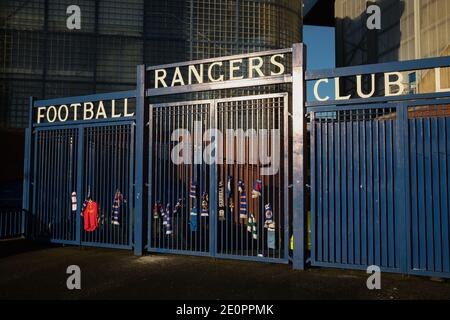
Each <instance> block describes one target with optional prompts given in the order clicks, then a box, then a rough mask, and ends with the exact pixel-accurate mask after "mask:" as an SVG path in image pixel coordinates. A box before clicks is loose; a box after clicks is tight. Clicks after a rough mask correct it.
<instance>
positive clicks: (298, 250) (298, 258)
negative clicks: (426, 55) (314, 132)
mask: <svg viewBox="0 0 450 320" xmlns="http://www.w3.org/2000/svg"><path fill="white" fill-rule="evenodd" d="M305 65H306V46H305V45H304V44H302V43H296V44H294V45H293V51H292V144H293V145H292V180H293V189H292V201H293V205H292V209H293V219H292V220H293V221H292V230H293V234H294V251H293V262H292V264H293V268H294V269H298V270H303V269H304V268H305V247H306V246H305V160H306V156H305V152H306V144H305V133H306V124H305V93H306V91H305V89H306V86H305ZM286 191H287V190H286Z"/></svg>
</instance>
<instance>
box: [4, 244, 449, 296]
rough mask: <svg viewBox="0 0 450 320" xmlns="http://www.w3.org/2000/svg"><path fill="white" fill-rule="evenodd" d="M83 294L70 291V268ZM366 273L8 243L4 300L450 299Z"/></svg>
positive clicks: (426, 287) (422, 286)
mask: <svg viewBox="0 0 450 320" xmlns="http://www.w3.org/2000/svg"><path fill="white" fill-rule="evenodd" d="M71 264H76V265H79V266H80V267H81V270H82V290H79V291H69V290H67V289H66V279H67V275H66V268H67V266H68V265H71ZM366 278H367V275H366V274H365V273H364V272H359V271H348V270H337V269H310V270H308V271H294V270H292V269H291V266H289V265H275V264H263V263H255V262H244V261H233V260H218V259H217V260H216V259H212V258H203V257H189V256H175V255H147V256H143V257H135V256H133V255H132V253H131V252H128V251H120V250H106V249H97V248H78V247H59V246H44V245H38V244H36V243H30V242H28V241H25V240H15V241H0V299H7V298H12V299H14V298H25V299H28V298H39V299H47V298H51V299H79V298H82V299H91V298H93V299H116V298H122V299H128V298H132V299H450V282H449V281H445V282H439V281H432V280H430V279H429V278H420V277H412V276H409V277H406V276H401V275H393V274H383V275H382V289H381V290H378V291H369V290H368V289H367V288H366V284H365V283H366Z"/></svg>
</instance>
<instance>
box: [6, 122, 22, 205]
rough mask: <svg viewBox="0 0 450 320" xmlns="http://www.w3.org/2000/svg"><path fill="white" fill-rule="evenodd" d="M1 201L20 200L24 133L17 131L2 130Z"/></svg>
mask: <svg viewBox="0 0 450 320" xmlns="http://www.w3.org/2000/svg"><path fill="white" fill-rule="evenodd" d="M0 150H1V151H2V156H1V160H0V167H1V174H0V200H3V201H1V205H2V206H4V204H5V201H13V200H14V199H20V198H21V196H22V180H23V150H24V132H23V131H22V132H20V131H17V130H6V129H2V130H0Z"/></svg>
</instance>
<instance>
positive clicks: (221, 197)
mask: <svg viewBox="0 0 450 320" xmlns="http://www.w3.org/2000/svg"><path fill="white" fill-rule="evenodd" d="M223 189H224V187H223V182H222V181H219V221H224V220H225V195H224V190H223Z"/></svg>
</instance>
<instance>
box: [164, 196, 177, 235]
mask: <svg viewBox="0 0 450 320" xmlns="http://www.w3.org/2000/svg"><path fill="white" fill-rule="evenodd" d="M181 207H182V204H181V199H178V201H177V203H176V204H175V208H174V209H173V210H172V205H171V204H170V203H168V204H167V206H166V211H165V214H164V220H163V226H165V227H166V235H168V236H169V235H172V234H173V216H174V215H176V214H177V213H178V212H179V210H180V209H181Z"/></svg>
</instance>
